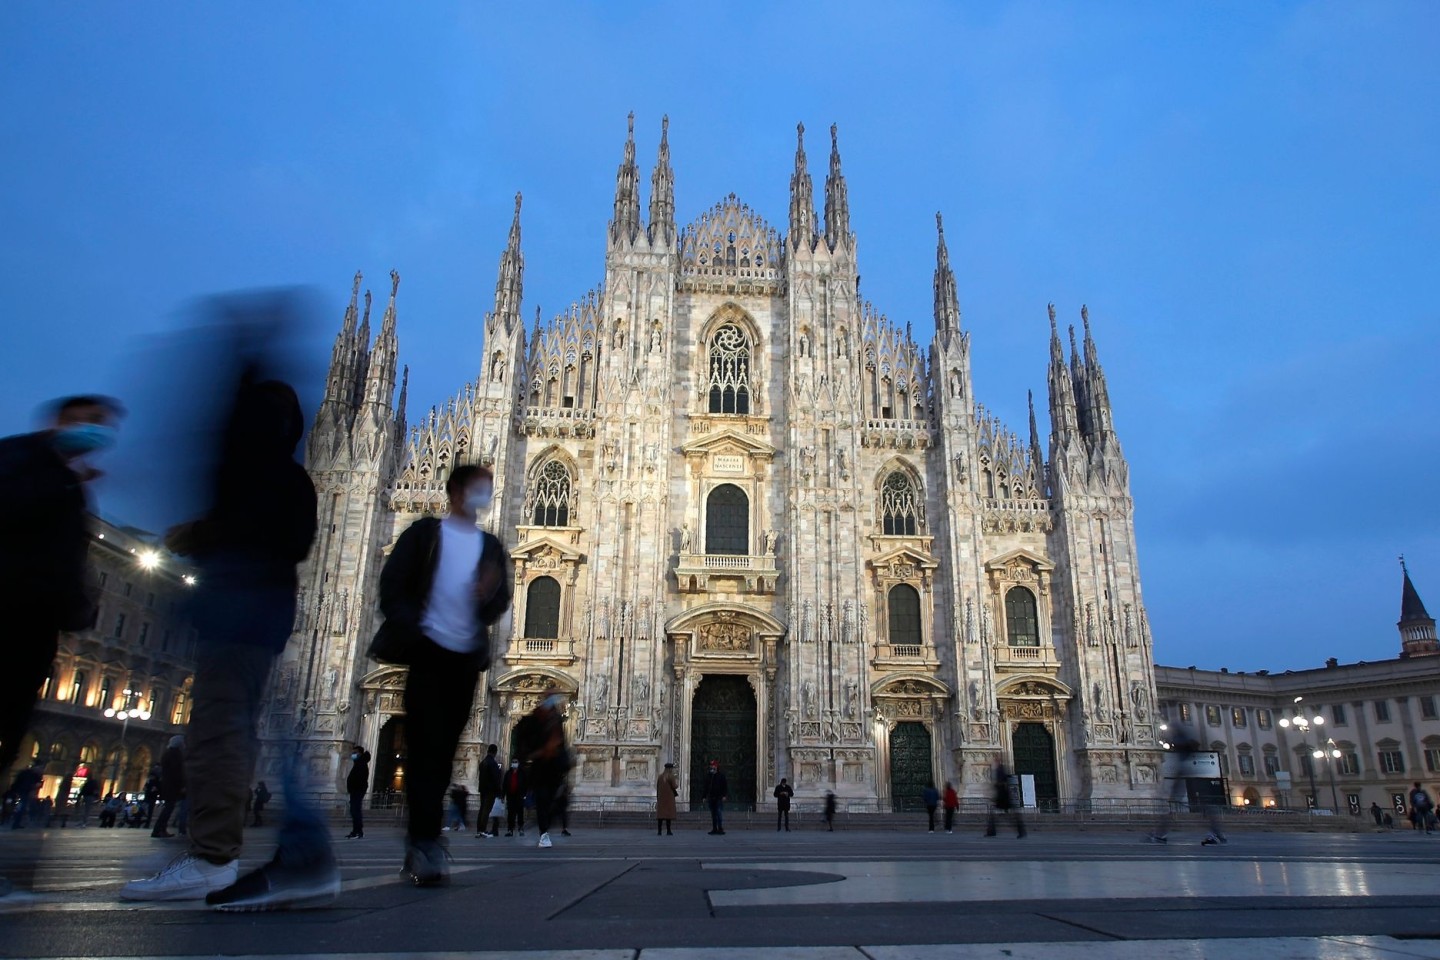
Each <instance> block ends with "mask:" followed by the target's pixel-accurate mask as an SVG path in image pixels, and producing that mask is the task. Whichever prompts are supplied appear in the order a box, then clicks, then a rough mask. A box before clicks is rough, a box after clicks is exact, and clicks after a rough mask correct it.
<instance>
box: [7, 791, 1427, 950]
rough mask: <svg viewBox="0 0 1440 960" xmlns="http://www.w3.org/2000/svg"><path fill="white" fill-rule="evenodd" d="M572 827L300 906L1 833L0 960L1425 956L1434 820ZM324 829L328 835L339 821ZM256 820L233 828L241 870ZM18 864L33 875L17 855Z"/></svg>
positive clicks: (343, 859)
mask: <svg viewBox="0 0 1440 960" xmlns="http://www.w3.org/2000/svg"><path fill="white" fill-rule="evenodd" d="M678 826H679V827H680V828H679V829H677V835H676V836H675V837H656V836H655V834H654V833H653V832H652V831H650V830H648V829H641V828H636V827H633V826H632V827H600V826H598V825H596V824H594V823H587V822H584V821H583V820H582V821H581V822H578V823H576V824H575V825H574V834H575V835H574V836H572V837H560V836H556V837H555V846H554V848H552V849H550V850H540V849H537V848H536V847H535V839H536V835H535V833H534V831H533V829H532V830H531V831H530V832H529V833H528V834H527V836H526V837H524V838H520V837H514V838H505V837H501V838H497V839H494V840H483V839H476V838H475V837H474V836H473V835H472V834H470V833H469V832H466V833H463V834H452V835H449V836H450V840H449V843H450V850H451V853H452V855H453V857H454V862H453V863H452V864H451V876H452V882H451V883H450V885H449V886H448V887H445V888H441V889H427V890H420V889H416V888H414V887H411V886H409V885H407V884H405V883H404V882H402V881H401V879H400V878H399V876H398V874H397V869H398V866H399V863H400V857H401V850H402V834H401V831H400V829H399V827H398V826H397V825H395V824H394V823H392V822H384V823H372V824H370V825H368V826H367V828H366V830H367V832H366V837H365V839H364V840H359V841H345V840H338V839H337V841H336V851H337V856H338V858H339V862H340V867H341V872H342V878H343V885H342V893H341V896H340V898H339V900H337V901H336V902H335V903H334V904H333V905H331V906H329V907H326V908H323V909H317V910H306V911H293V912H275V913H252V914H234V915H227V914H219V913H215V912H212V911H209V910H206V909H205V908H204V906H203V905H202V904H126V903H122V902H120V901H119V900H118V899H117V896H116V894H117V891H118V889H119V887H120V885H121V884H122V883H123V882H124V881H125V880H127V879H131V878H133V877H136V876H141V875H144V874H145V873H147V872H151V871H153V870H154V869H156V868H158V867H159V866H161V865H163V864H164V862H165V861H166V860H167V859H168V858H169V857H171V856H174V855H175V854H176V853H179V852H181V851H182V850H183V846H181V845H180V844H181V843H182V841H179V840H153V839H151V838H150V837H149V835H148V833H147V832H146V831H143V830H129V829H118V830H100V829H97V828H94V827H91V828H88V829H75V828H70V829H64V830H46V831H38V830H29V829H27V830H22V831H10V830H0V873H3V874H4V875H5V876H8V877H11V878H12V879H16V880H19V881H20V885H21V886H24V887H28V888H30V889H29V890H25V891H22V892H18V893H16V894H13V895H12V896H10V897H6V898H3V899H0V957H27V958H54V957H89V958H111V957H114V958H119V957H176V958H180V957H214V956H226V957H256V958H260V957H264V958H267V960H277V958H300V957H305V958H330V960H339V958H349V957H355V958H377V960H378V958H381V957H403V958H413V960H422V958H423V960H448V958H461V957H465V958H482V960H483V958H499V957H520V958H526V960H562V958H563V960H637V958H639V960H681V958H704V960H731V958H735V960H739V958H752V957H755V958H759V957H763V958H765V960H789V958H794V960H910V958H915V960H920V958H926V960H946V958H953V960H972V958H992V957H993V958H1010V960H1030V958H1035V960H1040V958H1044V960H1071V958H1077V960H1078V958H1082V957H1083V958H1115V960H1132V958H1133V960H1141V958H1146V960H1149V958H1155V960H1164V958H1199V957H1214V958H1240V957H1244V958H1275V960H1288V958H1295V960H1310V958H1356V960H1368V958H1387V960H1388V958H1406V957H1428V958H1436V960H1440V898H1437V894H1440V864H1437V859H1440V836H1435V837H1426V836H1424V835H1415V834H1413V833H1411V832H1410V831H1408V830H1395V831H1390V832H1371V831H1369V830H1363V829H1361V830H1359V831H1358V832H1354V833H1341V832H1318V833H1312V832H1307V831H1303V830H1298V831H1297V830H1291V831H1268V830H1255V829H1236V830H1233V831H1232V832H1231V834H1230V838H1229V842H1228V843H1227V844H1225V845H1223V846H1202V845H1201V844H1200V842H1199V841H1200V838H1201V836H1203V833H1204V831H1203V828H1202V827H1200V826H1199V825H1197V824H1185V825H1183V826H1181V827H1178V828H1177V829H1176V830H1175V831H1174V832H1172V834H1171V837H1170V842H1169V843H1167V844H1164V845H1157V844H1148V843H1146V842H1145V830H1144V829H1143V827H1142V826H1141V825H1138V824H1131V825H1116V826H1105V825H1100V826H1077V825H1074V824H1068V825H1060V824H1055V825H1050V824H1047V823H1046V822H1045V820H1044V819H1043V818H1039V819H1034V818H1032V820H1031V824H1030V826H1031V830H1030V833H1029V836H1027V837H1026V838H1025V839H1023V840H1021V839H1017V838H1016V837H1015V836H1014V834H1013V832H1006V831H1004V830H1002V832H1001V835H1000V836H998V837H995V838H985V837H983V836H981V828H980V825H979V823H978V822H976V821H973V820H969V821H966V822H964V823H961V824H959V825H957V829H956V832H955V834H953V835H946V834H945V833H943V832H937V833H934V834H930V833H927V832H926V831H925V829H924V825H923V822H920V823H918V824H917V827H916V829H914V830H909V831H905V830H877V829H871V828H866V827H865V826H864V825H863V824H844V825H842V829H839V830H837V831H836V832H833V833H829V832H825V831H823V830H820V829H817V828H816V826H815V825H814V824H813V823H805V824H800V825H797V829H795V830H793V831H791V832H789V833H783V832H781V833H777V832H776V831H774V830H773V828H772V827H771V826H770V825H769V823H768V821H765V820H764V819H763V818H758V817H757V818H756V819H755V820H754V821H753V822H751V823H749V824H744V823H737V824H732V825H731V827H730V829H729V830H728V832H727V833H726V835H725V836H723V837H713V836H709V835H708V834H707V833H706V828H707V827H708V824H703V825H702V824H700V823H699V822H698V821H688V820H687V821H684V822H683V823H681V824H679V825H678ZM338 835H339V831H337V836H338ZM273 842H274V831H273V830H257V831H254V832H253V833H252V834H251V835H249V836H247V850H246V853H247V855H249V856H247V859H246V861H245V863H246V865H249V864H251V863H257V862H259V861H260V860H261V859H263V858H265V857H268V855H269V853H270V851H271V849H272V844H273ZM27 866H33V867H34V870H33V875H32V874H31V873H30V872H29V871H28V870H27Z"/></svg>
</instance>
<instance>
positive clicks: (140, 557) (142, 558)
mask: <svg viewBox="0 0 1440 960" xmlns="http://www.w3.org/2000/svg"><path fill="white" fill-rule="evenodd" d="M135 559H136V560H137V561H138V562H139V564H140V566H141V568H142V569H145V570H154V569H155V568H156V567H158V566H160V553H159V551H156V550H142V551H140V553H139V554H137V555H136V558H135Z"/></svg>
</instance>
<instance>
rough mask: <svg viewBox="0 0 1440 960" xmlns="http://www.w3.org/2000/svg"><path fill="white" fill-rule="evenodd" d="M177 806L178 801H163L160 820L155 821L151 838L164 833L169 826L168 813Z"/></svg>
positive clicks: (178, 804)
mask: <svg viewBox="0 0 1440 960" xmlns="http://www.w3.org/2000/svg"><path fill="white" fill-rule="evenodd" d="M178 806H180V801H179V800H166V801H165V803H164V804H163V805H162V806H161V807H160V819H159V820H156V821H155V829H154V831H152V833H151V836H159V835H160V834H162V833H164V832H165V828H166V827H168V826H169V825H170V813H171V811H173V810H174V809H175V808H176V807H178Z"/></svg>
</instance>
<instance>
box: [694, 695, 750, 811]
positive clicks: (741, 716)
mask: <svg viewBox="0 0 1440 960" xmlns="http://www.w3.org/2000/svg"><path fill="white" fill-rule="evenodd" d="M755 712H756V711H755V691H754V690H753V689H751V687H750V681H749V680H747V679H746V678H745V677H742V676H737V675H734V674H706V675H705V676H703V677H701V678H700V685H699V686H698V687H696V688H695V701H694V704H693V705H692V707H691V710H690V807H691V809H692V810H700V809H703V808H704V807H705V798H704V793H705V774H706V773H707V772H708V771H709V767H710V761H711V760H719V761H720V769H721V770H722V771H724V773H725V781H726V784H727V785H728V788H729V791H730V800H729V802H728V803H726V804H725V806H726V808H727V809H730V810H753V809H754V808H755Z"/></svg>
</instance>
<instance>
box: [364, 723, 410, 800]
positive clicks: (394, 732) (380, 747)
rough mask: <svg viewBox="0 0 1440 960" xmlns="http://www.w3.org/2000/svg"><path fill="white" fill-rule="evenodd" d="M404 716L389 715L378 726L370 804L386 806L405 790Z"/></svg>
mask: <svg viewBox="0 0 1440 960" xmlns="http://www.w3.org/2000/svg"><path fill="white" fill-rule="evenodd" d="M406 750H407V748H406V744H405V718H404V717H391V718H390V719H389V720H386V721H385V726H383V727H381V728H380V738H379V740H378V741H377V745H376V747H375V787H374V790H372V791H371V804H372V805H373V806H378V807H386V806H389V805H390V804H391V802H392V801H393V800H394V799H395V798H397V797H399V796H401V795H403V794H404V792H405V756H406Z"/></svg>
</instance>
